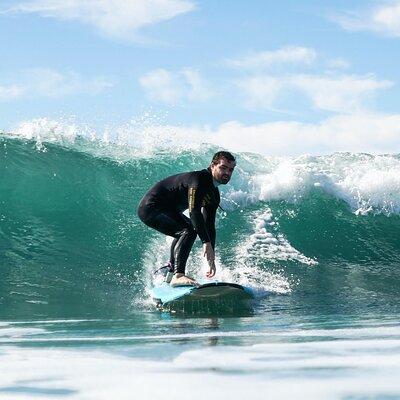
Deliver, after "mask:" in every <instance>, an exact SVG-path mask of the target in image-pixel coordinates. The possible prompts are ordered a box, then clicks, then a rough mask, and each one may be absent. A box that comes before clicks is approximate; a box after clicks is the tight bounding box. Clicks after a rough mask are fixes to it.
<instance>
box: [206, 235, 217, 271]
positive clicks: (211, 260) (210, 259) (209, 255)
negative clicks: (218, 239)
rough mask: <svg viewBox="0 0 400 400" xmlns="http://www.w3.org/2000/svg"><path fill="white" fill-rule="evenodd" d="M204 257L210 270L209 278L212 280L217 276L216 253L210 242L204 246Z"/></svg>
mask: <svg viewBox="0 0 400 400" xmlns="http://www.w3.org/2000/svg"><path fill="white" fill-rule="evenodd" d="M203 256H204V257H206V259H207V263H208V266H209V270H208V272H207V273H206V276H207V278H212V277H213V276H214V275H215V271H216V268H215V253H214V249H213V248H212V246H211V243H210V242H206V243H204V244H203Z"/></svg>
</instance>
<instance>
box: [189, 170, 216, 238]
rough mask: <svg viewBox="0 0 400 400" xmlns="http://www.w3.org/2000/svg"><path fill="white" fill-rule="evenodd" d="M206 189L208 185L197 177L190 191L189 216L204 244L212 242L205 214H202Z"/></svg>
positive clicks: (191, 184) (190, 186)
mask: <svg viewBox="0 0 400 400" xmlns="http://www.w3.org/2000/svg"><path fill="white" fill-rule="evenodd" d="M205 189H206V184H205V183H203V182H201V181H200V179H199V177H195V178H194V179H193V180H192V182H191V183H190V185H189V189H188V196H189V199H188V200H189V216H190V219H191V221H192V223H193V227H194V229H195V230H196V232H197V234H198V235H199V238H200V240H201V241H202V243H207V242H210V241H211V238H210V235H209V232H208V229H207V227H206V224H205V220H204V217H203V214H202V212H201V209H202V204H203V199H204V195H205V192H206V190H205Z"/></svg>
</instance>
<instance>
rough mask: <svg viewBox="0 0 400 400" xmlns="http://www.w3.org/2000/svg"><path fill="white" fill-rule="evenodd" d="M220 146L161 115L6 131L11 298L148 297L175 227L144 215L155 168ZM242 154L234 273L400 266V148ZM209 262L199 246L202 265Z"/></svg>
mask: <svg viewBox="0 0 400 400" xmlns="http://www.w3.org/2000/svg"><path fill="white" fill-rule="evenodd" d="M166 138H167V139H166ZM217 149H218V148H217V147H216V146H214V145H212V144H209V143H202V142H201V140H199V139H198V138H197V139H196V138H190V137H179V136H174V135H173V132H168V134H167V135H166V133H165V131H164V130H163V129H162V128H161V127H159V128H158V129H156V128H155V127H153V128H152V129H149V128H146V129H142V130H140V131H138V132H132V131H131V130H128V131H124V130H123V129H122V128H121V132H120V134H119V135H118V136H117V139H115V140H110V138H109V137H103V138H102V139H99V138H98V135H95V134H93V132H90V131H85V130H82V129H81V128H78V127H76V126H74V125H62V124H61V125H60V124H55V123H52V122H51V121H47V120H40V121H35V122H32V123H27V124H25V125H21V127H20V128H19V129H17V130H16V131H15V132H14V133H12V134H2V135H0V168H1V170H2V174H1V177H0V204H1V211H0V262H1V265H2V268H1V270H0V274H1V276H0V278H1V279H0V303H1V304H2V305H3V306H6V307H2V309H3V310H8V311H6V312H11V311H12V312H13V313H14V314H18V312H21V313H26V310H27V307H28V309H29V310H33V311H32V312H37V311H35V310H41V309H43V308H44V307H45V308H46V310H52V315H53V316H55V317H57V315H59V316H66V315H68V313H69V312H70V316H71V317H72V316H76V315H81V314H82V313H83V314H85V313H86V314H85V315H86V316H91V315H98V313H99V314H101V315H104V314H107V313H109V314H113V313H115V311H116V308H118V305H120V304H121V303H124V304H127V303H128V304H129V307H131V308H132V309H135V308H137V307H143V306H144V305H145V304H146V302H147V300H148V297H147V296H146V294H145V291H144V289H143V288H148V287H149V285H150V281H151V279H152V277H151V275H152V271H153V270H154V268H155V267H156V266H158V265H160V264H161V263H162V262H163V261H165V257H166V256H167V249H168V240H166V239H165V238H164V237H163V236H161V235H159V234H157V233H156V232H154V231H152V230H150V229H148V228H147V227H146V226H144V225H143V224H142V223H141V222H140V221H139V220H138V218H137V217H136V207H137V204H138V202H139V200H140V198H141V197H142V195H143V194H144V193H145V191H146V190H147V189H148V188H149V187H150V186H151V185H152V184H153V183H154V182H155V181H157V180H159V179H161V178H163V177H165V176H168V175H170V174H174V173H178V172H183V171H189V170H195V169H201V168H204V167H206V166H207V165H208V164H209V161H210V159H211V156H212V154H213V153H214V152H215V151H216V150H217ZM237 159H238V167H237V169H236V171H235V173H234V177H233V179H232V181H231V184H230V185H228V186H227V187H225V188H223V189H222V202H221V205H222V208H223V209H224V210H225V212H219V215H218V221H217V224H218V243H219V247H218V265H219V275H218V277H219V278H220V279H231V280H234V281H237V282H241V283H245V284H249V285H252V286H254V287H256V288H258V289H259V290H263V291H265V292H268V293H281V294H285V293H286V294H287V293H291V292H292V291H293V290H295V289H296V287H298V285H299V282H300V281H302V280H303V281H304V280H305V278H306V277H307V276H309V274H310V273H311V272H310V271H314V272H312V273H314V274H315V273H318V272H315V271H321V270H323V269H324V268H330V271H333V270H334V269H335V268H339V269H340V268H342V269H341V270H342V271H343V268H344V267H343V265H345V266H346V267H345V268H348V269H349V270H351V272H352V274H353V275H355V274H356V273H357V272H356V271H358V272H360V271H364V272H365V271H367V273H368V274H369V275H368V276H372V275H374V276H375V278H374V279H377V277H376V272H374V271H377V270H379V271H380V275H379V278H382V277H385V276H393V274H397V272H396V271H397V270H395V269H394V268H395V267H390V266H393V265H396V264H398V262H399V261H400V257H399V254H400V240H399V239H398V238H399V237H400V228H399V227H400V224H399V221H400V219H399V214H400V159H399V156H398V155H370V154H353V153H337V154H332V155H327V156H310V155H304V156H301V157H297V158H283V157H279V158H278V157H264V156H260V155H257V154H249V153H242V154H237ZM199 265H200V268H199ZM371 265H373V266H374V268H375V270H374V271H373V270H372V269H371V268H370V266H371ZM378 265H384V266H385V268H386V269H384V272H382V268H381V267H377V266H378ZM202 268H203V269H204V268H205V266H204V264H203V261H202V258H201V254H200V248H199V246H197V247H195V249H194V252H193V255H192V257H191V259H190V262H189V265H188V269H189V271H191V272H192V273H193V274H194V275H196V274H201V273H202V272H201V271H202ZM388 268H389V271H391V272H390V273H388V272H387V271H388V270H387V269H388ZM199 269H200V271H199ZM326 276H327V275H326ZM396 277H397V275H396ZM314 278H315V276H314ZM332 279H335V278H332ZM336 279H338V278H336ZM371 279H372V278H371ZM127 299H128V300H127ZM66 304H67V305H68V306H65V307H63V305H66ZM125 308H126V307H125ZM77 310H78V311H79V312H78V311H77ZM88 310H89V311H88ZM38 312H39V314H38V315H40V311H38ZM113 315H114V314H113Z"/></svg>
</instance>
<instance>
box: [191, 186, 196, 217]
mask: <svg viewBox="0 0 400 400" xmlns="http://www.w3.org/2000/svg"><path fill="white" fill-rule="evenodd" d="M195 195H196V189H195V188H192V187H190V188H189V212H192V210H193V208H194V196H195Z"/></svg>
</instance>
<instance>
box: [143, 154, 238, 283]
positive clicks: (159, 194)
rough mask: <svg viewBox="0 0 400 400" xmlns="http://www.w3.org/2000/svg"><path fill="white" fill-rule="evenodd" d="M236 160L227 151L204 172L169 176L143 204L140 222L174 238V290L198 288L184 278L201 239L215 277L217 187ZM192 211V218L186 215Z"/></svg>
mask: <svg viewBox="0 0 400 400" xmlns="http://www.w3.org/2000/svg"><path fill="white" fill-rule="evenodd" d="M235 166H236V161H235V157H234V156H233V155H232V154H231V153H229V152H227V151H219V152H217V153H215V154H214V156H213V158H212V160H211V164H210V166H209V167H208V168H207V169H203V170H201V171H192V172H185V173H182V174H178V175H173V176H169V177H168V178H165V179H163V180H162V181H160V182H158V183H156V184H155V185H154V186H153V187H152V188H151V189H150V190H149V191H148V192H147V193H146V194H145V195H144V197H143V199H142V200H141V201H140V204H139V208H138V215H139V218H140V219H141V220H142V221H143V222H144V223H145V224H146V225H147V226H149V227H151V228H153V229H156V230H157V231H159V232H161V233H163V234H164V235H168V236H172V237H173V238H174V240H173V242H172V244H171V250H170V260H169V267H170V269H171V270H173V272H174V275H173V277H172V279H171V282H170V284H171V286H178V285H196V281H195V280H194V279H193V278H191V277H189V276H187V275H185V267H186V261H187V259H188V257H189V253H190V251H191V249H192V246H193V243H194V241H195V239H196V237H197V235H198V236H199V238H200V240H201V241H202V243H203V256H205V257H206V260H207V263H208V266H209V270H208V272H207V273H206V276H207V277H208V278H211V277H213V276H214V275H215V271H216V269H215V253H214V251H215V215H216V212H217V208H218V206H219V202H220V195H219V190H218V186H219V185H226V184H227V183H228V182H229V181H230V179H231V175H232V173H233V170H234V169H235ZM187 209H189V216H190V218H188V217H186V216H185V215H183V211H185V210H187Z"/></svg>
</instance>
